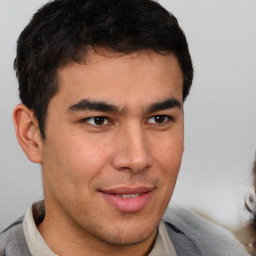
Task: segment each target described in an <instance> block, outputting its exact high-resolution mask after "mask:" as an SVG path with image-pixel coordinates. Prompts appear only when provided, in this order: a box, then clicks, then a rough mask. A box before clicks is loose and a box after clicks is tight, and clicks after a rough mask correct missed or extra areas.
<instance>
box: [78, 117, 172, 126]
mask: <svg viewBox="0 0 256 256" xmlns="http://www.w3.org/2000/svg"><path fill="white" fill-rule="evenodd" d="M162 118H163V119H162ZM97 119H98V120H97ZM150 119H154V121H155V122H153V123H150V122H149V120H150ZM156 119H158V120H160V121H161V122H159V123H158V122H157V121H156ZM91 121H93V123H91ZM98 121H99V122H100V123H99V124H97V122H98ZM174 121H175V120H174V118H173V117H172V116H169V115H155V116H151V117H149V118H147V121H146V123H148V124H152V125H163V124H166V123H169V122H174ZM80 122H81V123H89V124H91V125H93V126H95V127H103V126H106V125H111V124H112V123H113V122H112V121H111V119H109V118H108V117H105V116H93V117H88V118H85V119H81V120H80ZM101 122H102V124H101ZM105 122H107V123H105Z"/></svg>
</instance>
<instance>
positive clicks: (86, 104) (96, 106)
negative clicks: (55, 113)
mask: <svg viewBox="0 0 256 256" xmlns="http://www.w3.org/2000/svg"><path fill="white" fill-rule="evenodd" d="M68 110H69V111H85V110H96V111H101V112H119V109H118V107H117V106H115V105H112V104H109V103H107V102H102V101H91V100H88V99H83V100H81V101H79V102H78V103H76V104H74V105H72V106H70V107H69V108H68Z"/></svg>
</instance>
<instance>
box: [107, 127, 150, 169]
mask: <svg viewBox="0 0 256 256" xmlns="http://www.w3.org/2000/svg"><path fill="white" fill-rule="evenodd" d="M152 162H153V161H152V157H151V154H150V146H149V142H148V140H147V136H146V134H145V132H144V131H143V128H142V127H140V126H139V125H134V126H129V127H128V128H126V129H123V130H122V131H120V132H119V133H118V134H116V137H115V148H114V152H113V157H112V165H113V167H114V168H115V169H117V170H128V171H130V172H132V173H139V172H142V171H144V170H146V169H148V168H150V167H151V166H152Z"/></svg>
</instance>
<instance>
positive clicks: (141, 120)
mask: <svg viewBox="0 0 256 256" xmlns="http://www.w3.org/2000/svg"><path fill="white" fill-rule="evenodd" d="M106 53H107V55H108V56H106ZM182 85H183V76H182V71H181V69H180V67H179V64H178V61H177V59H176V58H175V57H174V56H173V55H168V56H163V55H160V54H157V53H154V52H151V51H142V52H138V53H134V54H130V55H127V56H117V55H115V54H113V53H109V52H105V56H104V54H102V55H97V54H95V53H94V52H91V53H90V55H89V57H88V60H87V62H86V64H77V63H71V64H70V65H68V66H67V67H65V68H62V69H59V70H58V86H59V92H58V93H57V94H56V95H55V96H54V97H53V98H52V99H51V101H50V103H49V108H48V112H47V118H46V126H45V134H46V140H45V142H42V144H41V146H40V150H41V152H42V169H43V183H44V193H45V201H46V218H52V220H54V219H55V220H54V221H56V222H58V221H59V220H61V221H62V223H65V225H63V226H64V227H66V228H67V229H69V230H76V231H78V230H79V232H80V233H81V234H83V235H85V236H88V237H91V238H92V237H93V238H94V239H98V240H100V241H103V242H105V243H108V244H116V245H117V244H126V245H128V244H135V243H139V242H142V241H145V240H147V239H149V238H150V237H151V238H152V236H154V235H155V230H156V228H157V225H158V223H159V221H160V219H161V217H162V215H163V214H164V211H165V209H166V207H167V205H168V202H169V200H170V198H171V195H172V193H173V189H174V186H175V182H176V179H177V175H178V171H179V168H180V163H181V157H182V153H183V108H182V104H183V102H182ZM47 210H48V212H47ZM63 221H64V222H63Z"/></svg>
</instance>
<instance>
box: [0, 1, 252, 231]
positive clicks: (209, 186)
mask: <svg viewBox="0 0 256 256" xmlns="http://www.w3.org/2000/svg"><path fill="white" fill-rule="evenodd" d="M45 2H46V1H44V0H23V1H20V0H0V97H1V98H0V230H1V229H3V228H4V227H6V226H7V225H8V224H10V223H11V222H12V221H14V220H15V219H16V218H17V217H19V216H20V215H22V214H24V212H25V211H26V209H27V208H28V206H29V205H30V204H31V203H32V202H34V201H36V200H39V199H41V198H42V186H41V173H40V166H39V165H36V164H33V163H30V162H29V161H28V160H27V159H26V157H25V155H24V153H23V152H22V150H21V149H20V147H19V145H18V143H17V141H16V138H15V133H14V128H13V124H12V119H11V116H12V110H13V108H14V106H15V105H16V104H17V103H18V102H19V100H18V90H17V88H18V85H17V81H16V78H15V73H14V71H13V68H12V65H13V59H14V57H15V48H16V40H17V37H18V35H19V33H20V32H21V30H22V29H23V28H24V26H25V25H26V24H27V23H28V21H29V19H30V18H31V16H32V14H33V13H34V11H35V10H36V9H38V8H39V7H40V6H41V5H42V4H43V3H45ZM159 2H160V3H161V4H163V5H164V6H165V7H166V8H167V9H168V10H169V11H171V12H172V13H173V14H174V15H175V16H176V17H177V18H178V20H179V23H180V25H181V27H182V28H183V30H184V31H185V33H186V35H187V39H188V42H189V45H190V51H191V55H192V58H193V62H194V67H195V79H194V83H193V86H192V91H191V94H190V96H189V97H188V99H187V102H186V103H185V153H184V157H183V164H182V168H181V171H180V175H179V179H178V183H177V186H176V190H175V193H174V196H173V199H172V201H175V202H178V203H179V204H181V205H184V206H187V207H190V208H192V209H196V210H198V211H200V212H201V213H204V214H206V215H207V216H209V217H210V218H213V219H214V220H216V221H218V222H219V223H221V224H224V225H229V226H233V227H236V226H238V225H239V224H240V223H242V222H243V221H244V219H245V218H246V214H245V210H244V209H243V200H244V196H245V193H246V192H247V190H248V188H249V186H250V172H251V167H252V162H253V159H254V152H255V150H256V101H255V99H256V0H211V1H210V0H160V1H159Z"/></svg>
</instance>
